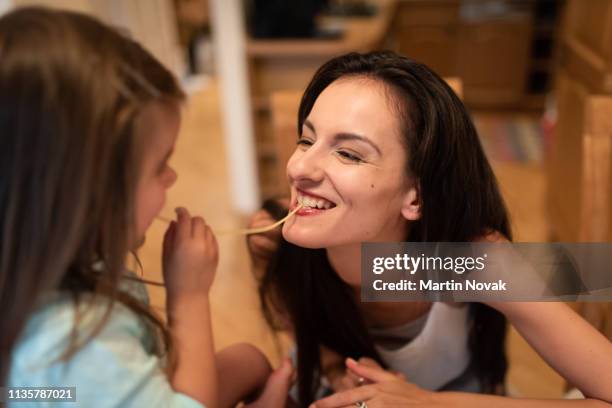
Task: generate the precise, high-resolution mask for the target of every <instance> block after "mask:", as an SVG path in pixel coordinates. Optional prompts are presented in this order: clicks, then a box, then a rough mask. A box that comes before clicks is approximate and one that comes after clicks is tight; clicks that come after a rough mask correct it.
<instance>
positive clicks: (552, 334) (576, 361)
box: [489, 302, 612, 403]
mask: <svg viewBox="0 0 612 408" xmlns="http://www.w3.org/2000/svg"><path fill="white" fill-rule="evenodd" d="M489 305H490V306H491V307H494V308H496V309H497V310H499V311H500V312H501V313H503V314H504V315H506V317H507V318H508V320H509V321H510V323H512V325H513V326H514V327H515V328H516V329H517V330H518V332H519V333H520V334H521V335H522V336H523V337H524V338H525V340H527V342H528V343H529V344H530V345H531V346H532V347H533V348H534V349H535V350H536V351H537V352H538V353H539V354H540V355H541V356H542V358H543V359H544V360H546V362H547V363H548V364H549V365H550V366H551V367H553V368H554V369H555V370H556V371H557V372H558V373H559V374H561V376H563V377H564V378H565V379H566V380H567V381H569V382H570V383H571V384H573V385H574V386H576V387H577V388H578V389H579V390H580V391H582V393H583V394H584V395H586V396H587V397H592V398H597V399H600V400H603V401H607V402H610V403H612V343H610V341H609V340H608V339H606V338H605V337H604V336H603V335H602V334H601V333H599V332H598V331H597V330H595V329H594V328H593V327H592V326H591V325H590V324H589V323H587V322H586V321H585V320H584V319H582V317H580V316H579V315H578V314H577V313H576V312H574V311H573V310H572V309H571V308H570V307H569V306H567V305H566V304H564V303H557V302H492V303H489Z"/></svg>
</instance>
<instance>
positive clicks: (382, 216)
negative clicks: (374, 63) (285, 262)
mask: <svg viewBox="0 0 612 408" xmlns="http://www.w3.org/2000/svg"><path fill="white" fill-rule="evenodd" d="M398 116H399V115H398V113H397V108H396V107H395V106H394V105H393V101H392V99H390V98H389V90H388V89H387V88H386V87H385V86H384V85H383V84H382V83H381V82H379V81H375V80H372V79H368V78H360V77H353V78H343V79H340V80H337V81H335V82H333V83H332V84H331V85H329V86H328V87H327V88H326V89H325V90H324V91H323V92H322V93H321V94H320V95H319V97H318V98H317V100H316V102H315V104H314V106H313V108H312V111H311V112H310V114H309V115H308V117H307V118H306V120H305V122H304V125H303V128H302V136H301V138H300V139H299V141H298V146H297V148H296V150H295V153H293V155H292V156H291V158H290V159H289V162H288V163H287V176H288V179H289V183H290V186H291V208H294V207H295V206H296V205H297V203H301V204H303V205H304V207H303V208H302V209H300V210H299V211H298V212H297V214H296V216H294V217H291V218H290V219H289V220H288V221H287V222H286V223H285V225H284V226H283V236H284V237H285V239H287V240H288V241H289V242H292V243H294V244H296V245H299V246H301V247H307V248H332V247H337V246H344V245H347V244H355V243H361V242H365V241H370V242H372V241H398V240H399V241H401V240H403V239H405V236H406V227H407V219H416V218H418V199H417V195H416V191H417V190H416V189H415V188H414V183H413V181H412V180H411V179H410V178H409V177H408V176H407V175H406V171H405V169H406V160H407V157H406V149H405V147H404V146H403V144H402V142H401V138H402V137H403V136H402V134H401V132H400V129H401V123H400V122H401V121H400V119H399V117H398Z"/></svg>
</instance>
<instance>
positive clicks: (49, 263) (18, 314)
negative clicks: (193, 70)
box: [0, 8, 184, 384]
mask: <svg viewBox="0 0 612 408" xmlns="http://www.w3.org/2000/svg"><path fill="white" fill-rule="evenodd" d="M0 61H1V63H0V129H1V130H0V132H1V133H0V310H2V315H3V318H2V319H0V384H2V383H4V382H5V380H6V377H7V375H8V372H9V368H10V361H11V358H10V356H11V351H12V350H13V348H14V346H15V344H16V342H17V341H18V339H19V335H20V333H21V332H22V330H23V328H24V325H25V323H26V322H27V319H28V317H29V316H30V315H31V314H32V313H33V311H34V310H35V308H36V306H37V302H39V301H40V300H41V298H43V297H44V296H45V295H46V294H48V293H53V292H57V291H63V292H67V293H70V294H71V295H72V297H73V299H74V301H75V302H77V303H78V304H90V305H91V304H93V303H94V302H99V301H100V300H108V303H107V305H108V308H107V309H106V310H107V312H106V313H105V315H104V318H103V319H101V321H100V323H99V324H98V325H97V330H99V329H100V328H101V327H102V325H103V324H104V321H105V320H106V319H107V318H108V316H109V314H110V311H111V306H112V304H113V303H114V302H115V301H120V302H121V303H123V304H124V305H126V306H128V307H129V308H130V309H132V310H133V311H135V312H136V313H137V314H139V315H141V316H143V317H144V318H145V320H146V321H148V322H149V323H150V324H151V326H152V327H154V328H156V329H159V330H160V331H161V333H162V334H163V337H164V338H165V340H166V342H165V343H164V342H162V343H161V344H166V347H165V349H167V347H169V336H168V335H167V333H168V332H167V330H166V329H165V327H164V325H163V323H162V322H161V321H160V320H159V319H158V318H157V317H156V316H155V315H154V314H153V313H152V311H151V310H150V309H149V308H148V306H146V305H145V304H143V303H141V302H140V301H138V300H137V299H136V298H134V297H132V296H131V295H129V294H127V293H124V292H123V291H120V290H119V285H120V282H121V280H122V277H123V276H124V271H125V260H126V257H127V255H128V252H129V250H130V249H131V248H130V243H131V242H130V232H131V231H132V226H133V225H134V224H135V223H134V219H135V214H134V202H135V197H134V194H135V190H136V183H137V182H138V177H139V170H140V162H141V160H140V156H139V150H140V144H141V143H140V142H143V143H146V135H143V137H140V136H139V137H136V136H135V134H134V133H135V132H134V130H135V127H136V126H135V122H136V120H137V118H138V116H139V113H140V112H141V111H142V109H143V108H144V107H145V106H147V104H149V103H151V102H153V101H156V102H161V103H175V102H179V101H181V100H182V99H183V98H184V95H183V93H182V91H181V90H180V87H179V86H178V85H177V83H176V80H175V79H174V77H173V75H172V74H171V73H170V72H169V71H168V70H166V69H165V68H164V67H163V66H162V65H161V64H160V63H159V62H158V61H157V60H156V59H155V58H153V57H152V56H151V55H150V54H149V53H148V52H146V51H145V50H144V49H143V48H142V47H141V46H139V45H138V44H136V43H135V42H133V41H131V40H129V39H127V38H125V37H124V36H122V35H121V34H119V33H118V32H116V31H115V30H113V29H111V28H109V27H107V26H105V25H104V24H102V23H100V22H98V21H96V20H95V19H93V18H90V17H87V16H85V15H81V14H77V13H72V12H66V11H54V10H48V9H43V8H23V9H18V10H16V11H13V12H11V13H9V14H7V15H5V16H3V17H2V18H0ZM141 139H142V140H141ZM100 261H101V262H100ZM96 262H98V264H100V263H102V264H103V265H104V267H103V268H102V270H99V268H98V270H96V268H95V267H94V264H95V263H96ZM79 309H80V308H79ZM77 316H78V314H77ZM77 326H78V319H77V321H75V330H74V331H73V339H74V338H75V337H76V333H77V331H76V330H77ZM94 334H95V333H94V332H92V333H91V336H89V338H91V337H92V336H93V335H94ZM77 346H78V344H76V342H74V341H73V343H72V344H71V346H70V347H68V349H67V351H66V353H65V357H68V356H70V355H71V354H72V353H73V352H74V351H75V350H76V348H77ZM159 352H160V353H163V349H160V350H159Z"/></svg>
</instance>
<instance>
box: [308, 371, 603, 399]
mask: <svg viewBox="0 0 612 408" xmlns="http://www.w3.org/2000/svg"><path fill="white" fill-rule="evenodd" d="M346 365H347V367H348V369H349V370H351V371H352V372H353V373H355V375H357V376H359V377H363V378H365V379H366V380H368V381H372V382H374V384H369V385H364V386H362V387H357V388H353V389H351V390H348V391H343V392H339V393H336V394H334V395H331V396H329V397H327V398H324V399H321V400H319V401H317V402H315V403H314V404H312V405H311V406H310V408H340V407H343V408H344V407H349V406H352V405H355V404H357V403H359V402H361V401H364V402H365V403H366V404H367V405H368V406H370V407H372V408H374V407H387V406H398V407H403V406H414V407H421V408H440V407H455V408H490V407H495V408H558V407H567V408H572V407H576V408H579V407H593V408H595V407H610V406H612V404H609V403H607V402H604V401H600V400H596V399H584V400H561V399H554V400H553V399H551V400H535V399H523V398H508V397H499V396H494V395H483V394H471V393H462V392H432V391H427V390H423V389H421V388H419V387H417V386H416V385H414V384H411V383H408V382H406V381H403V380H401V379H399V378H398V377H397V376H395V375H394V374H392V373H389V372H387V371H385V370H383V369H381V368H378V367H370V366H365V365H363V364H359V363H357V362H355V361H354V360H351V359H347V361H346Z"/></svg>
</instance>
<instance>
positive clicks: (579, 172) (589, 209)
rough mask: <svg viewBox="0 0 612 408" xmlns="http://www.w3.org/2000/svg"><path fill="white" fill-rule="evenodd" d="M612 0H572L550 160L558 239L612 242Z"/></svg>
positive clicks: (554, 227)
mask: <svg viewBox="0 0 612 408" xmlns="http://www.w3.org/2000/svg"><path fill="white" fill-rule="evenodd" d="M611 35H612V0H592V1H588V2H585V1H582V0H574V1H570V2H569V4H568V8H567V16H566V21H565V27H564V31H563V37H562V41H563V43H562V46H561V58H560V64H559V67H558V75H557V81H556V87H555V93H556V98H557V109H558V118H559V119H558V122H557V125H556V127H555V135H554V139H553V142H552V147H551V151H550V154H549V156H548V158H547V174H548V189H549V191H548V208H549V214H550V223H551V228H552V235H553V238H555V239H557V240H560V241H569V242H572V241H591V242H592V241H612V81H611V79H612V43H610V39H612V37H611Z"/></svg>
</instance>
